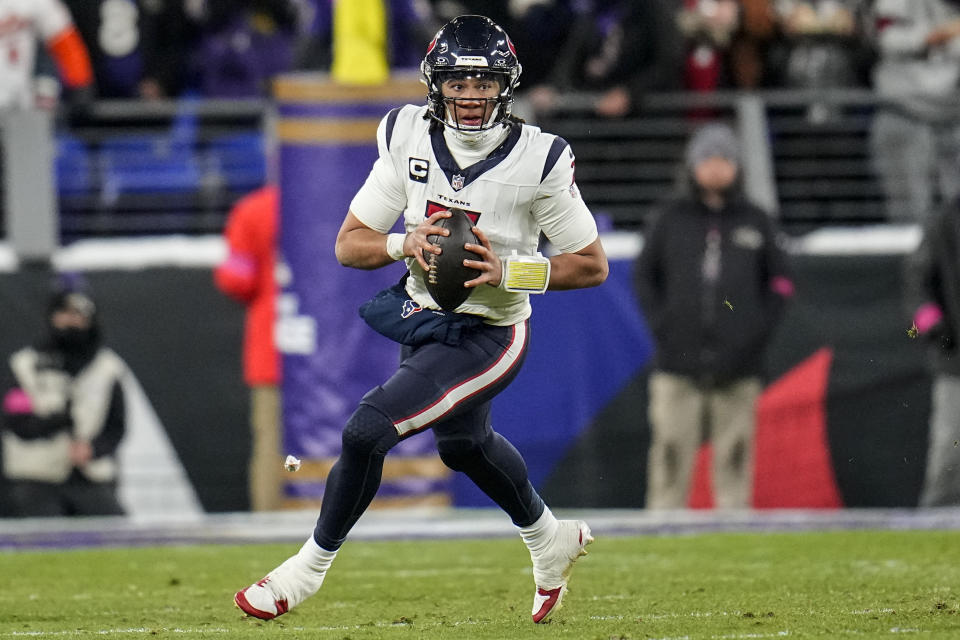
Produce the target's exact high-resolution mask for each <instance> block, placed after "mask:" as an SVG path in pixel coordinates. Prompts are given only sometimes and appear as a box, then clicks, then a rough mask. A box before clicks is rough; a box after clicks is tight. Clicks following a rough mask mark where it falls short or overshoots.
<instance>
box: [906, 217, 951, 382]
mask: <svg viewBox="0 0 960 640" xmlns="http://www.w3.org/2000/svg"><path fill="white" fill-rule="evenodd" d="M904 264H905V273H904V285H905V290H906V291H905V297H906V302H907V307H908V309H909V312H910V314H911V315H913V314H915V313H916V311H917V310H918V309H919V308H920V307H922V306H923V305H926V304H931V303H932V304H935V305H937V307H939V308H940V311H942V312H943V319H942V320H941V321H940V322H939V323H938V324H937V325H935V326H934V327H932V328H931V329H930V330H929V331H927V332H926V334H924V337H925V338H927V339H928V340H929V341H930V343H931V351H932V364H933V366H934V369H935V370H937V371H939V372H942V373H946V374H949V375H953V376H960V357H958V355H960V353H958V349H960V347H958V344H957V337H958V336H960V200H958V201H956V202H954V203H953V204H952V205H949V206H946V207H944V208H942V209H941V210H939V211H938V212H937V213H935V214H934V215H933V216H932V217H931V218H930V219H929V221H928V222H927V224H926V225H925V227H924V230H923V240H922V241H921V242H920V246H919V247H918V248H917V250H916V251H915V252H913V254H911V255H910V256H908V257H907V260H906V261H905V263H904Z"/></svg>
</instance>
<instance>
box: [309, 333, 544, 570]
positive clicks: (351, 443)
mask: <svg viewBox="0 0 960 640" xmlns="http://www.w3.org/2000/svg"><path fill="white" fill-rule="evenodd" d="M528 332H529V324H528V322H522V323H519V324H516V325H513V326H510V327H495V326H492V325H482V327H481V328H479V329H478V330H476V331H472V332H470V333H469V334H468V335H467V336H466V337H465V338H464V340H463V342H462V344H460V345H459V346H456V347H453V346H449V345H445V344H442V343H439V342H430V343H427V344H424V345H421V346H419V347H404V348H403V352H402V357H403V360H402V362H401V363H400V367H399V369H398V370H397V372H396V373H394V374H393V376H392V377H391V378H390V379H389V380H387V381H386V382H385V383H383V384H382V385H381V386H379V387H376V388H375V389H373V390H371V391H370V392H369V393H367V394H366V395H365V396H364V397H363V399H362V400H361V401H360V406H359V407H358V408H357V410H356V411H355V412H354V414H353V416H351V418H350V420H349V421H348V422H347V424H346V426H345V427H344V430H343V451H342V453H341V455H340V458H339V459H338V460H337V462H336V464H334V465H333V468H332V469H331V471H330V475H329V476H328V477H327V483H326V489H325V491H324V495H323V504H322V506H321V509H320V517H319V518H318V519H317V527H316V529H315V531H314V538H315V539H316V541H317V544H319V545H320V546H321V547H323V548H324V549H327V550H330V551H333V550H336V549H338V548H339V547H340V545H341V544H343V541H344V539H345V538H346V536H347V533H348V532H349V531H350V528H351V527H353V525H354V523H355V522H356V521H357V520H358V519H359V518H360V516H361V515H362V514H363V512H364V511H365V510H366V508H367V507H368V506H369V505H370V502H371V501H372V500H373V497H374V495H376V493H377V489H378V488H379V486H380V478H381V474H382V471H383V460H384V457H385V456H386V454H387V452H388V451H389V450H390V449H391V448H392V447H393V446H394V445H395V444H397V442H399V441H400V440H401V439H403V438H406V437H409V436H411V435H413V434H415V433H418V432H420V431H422V430H424V429H428V428H429V429H432V431H433V434H434V437H435V438H436V441H437V450H438V452H439V454H440V458H441V459H442V460H443V462H444V464H446V465H447V466H448V467H450V468H451V469H453V470H455V471H462V472H463V473H465V474H467V476H468V477H469V478H470V479H471V480H473V482H474V483H476V485H477V486H478V487H480V489H482V490H483V492H484V493H486V494H487V495H488V496H490V498H491V499H492V500H493V501H494V502H495V503H496V504H497V505H499V506H500V507H501V508H502V509H503V510H504V511H506V512H507V514H508V515H509V516H510V518H511V519H512V520H513V522H514V524H516V525H517V526H521V527H522V526H528V525H531V524H533V523H534V522H535V521H536V520H537V519H538V518H539V517H540V516H541V515H542V514H543V509H544V504H543V501H542V500H541V499H540V496H539V495H537V493H536V491H535V490H534V488H533V485H531V484H530V481H529V479H528V478H527V466H526V464H525V463H524V461H523V458H522V457H521V456H520V454H519V452H518V451H517V450H516V449H515V448H514V447H513V445H511V444H510V443H509V442H508V441H507V440H506V439H505V438H504V437H503V436H501V435H500V434H498V433H496V432H495V431H494V430H493V428H492V427H491V425H490V403H491V401H492V400H493V398H494V396H496V395H497V394H498V393H500V392H501V391H502V390H503V389H505V388H506V387H507V385H508V384H510V382H511V381H512V380H513V379H514V378H515V377H516V375H517V373H518V372H519V370H520V366H521V365H522V364H523V360H524V358H525V356H526V353H527V343H528Z"/></svg>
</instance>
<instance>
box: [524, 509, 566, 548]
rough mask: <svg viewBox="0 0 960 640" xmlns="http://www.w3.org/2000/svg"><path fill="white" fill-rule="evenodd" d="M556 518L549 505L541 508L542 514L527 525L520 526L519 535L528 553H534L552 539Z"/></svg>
mask: <svg viewBox="0 0 960 640" xmlns="http://www.w3.org/2000/svg"><path fill="white" fill-rule="evenodd" d="M557 526H558V525H557V518H556V517H555V516H554V515H553V512H552V511H550V507H544V508H543V515H541V516H540V517H539V518H537V521H536V522H534V523H533V524H532V525H530V526H529V527H520V537H521V538H523V542H524V543H525V544H526V545H527V549H529V550H530V555H531V556H533V555H536V554H537V553H539V552H540V551H541V550H542V549H543V548H544V547H545V546H546V545H547V544H549V543H550V541H551V540H553V537H554V535H555V534H556V532H557Z"/></svg>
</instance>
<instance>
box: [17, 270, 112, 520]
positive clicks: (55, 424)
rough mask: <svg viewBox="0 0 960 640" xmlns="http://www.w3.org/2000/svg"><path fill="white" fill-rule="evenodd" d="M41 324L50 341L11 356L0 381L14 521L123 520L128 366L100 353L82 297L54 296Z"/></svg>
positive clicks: (70, 292) (91, 306) (94, 318)
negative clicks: (120, 456)
mask: <svg viewBox="0 0 960 640" xmlns="http://www.w3.org/2000/svg"><path fill="white" fill-rule="evenodd" d="M46 324H47V330H48V335H47V336H46V337H45V338H44V339H42V340H41V341H40V342H39V343H38V344H37V345H36V346H28V347H24V348H22V349H20V350H18V351H16V352H15V353H13V354H12V355H11V356H10V357H9V360H8V362H7V365H8V366H7V367H6V371H4V372H3V373H2V374H0V375H2V377H3V378H4V380H3V382H2V384H3V385H4V386H3V387H2V388H0V393H2V394H3V406H2V412H0V438H2V444H3V446H2V450H3V470H4V475H5V476H6V477H7V480H8V481H9V488H10V496H9V498H10V502H11V503H12V505H13V515H14V516H19V517H44V516H67V515H122V514H123V513H124V510H123V508H122V507H121V505H120V503H119V501H118V498H117V461H116V450H117V447H118V446H119V444H120V441H121V439H122V438H123V435H124V431H125V426H126V420H125V408H124V395H123V388H122V384H121V382H122V379H123V378H124V377H125V376H127V375H129V374H128V369H127V365H126V364H125V363H124V362H123V360H122V359H121V358H120V357H119V356H118V355H117V354H116V353H114V352H113V351H112V350H111V349H108V348H107V347H104V346H102V345H101V340H100V325H99V322H98V315H97V307H96V304H95V303H94V301H93V299H92V298H91V297H90V295H89V294H88V293H87V292H85V291H82V290H78V289H70V288H67V289H63V290H59V291H57V292H56V293H55V294H54V295H53V296H52V298H51V301H50V306H49V312H48V314H47V318H46Z"/></svg>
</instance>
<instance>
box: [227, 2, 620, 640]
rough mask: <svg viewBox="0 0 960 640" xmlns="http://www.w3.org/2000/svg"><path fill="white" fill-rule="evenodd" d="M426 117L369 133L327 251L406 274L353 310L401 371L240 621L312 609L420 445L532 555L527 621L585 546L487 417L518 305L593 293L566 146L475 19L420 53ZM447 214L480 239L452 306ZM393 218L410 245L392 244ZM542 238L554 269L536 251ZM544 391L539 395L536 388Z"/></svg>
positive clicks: (599, 262) (362, 414)
mask: <svg viewBox="0 0 960 640" xmlns="http://www.w3.org/2000/svg"><path fill="white" fill-rule="evenodd" d="M421 71H422V79H423V81H424V83H425V84H426V85H427V104H426V105H424V106H415V105H406V106H404V107H400V108H397V109H394V110H393V111H390V112H389V113H388V114H387V115H386V116H385V117H384V118H383V120H382V121H381V122H380V126H379V129H378V131H377V144H378V147H379V158H378V159H377V161H376V162H375V163H374V165H373V168H372V170H371V171H370V174H369V176H368V178H367V180H366V182H365V184H364V185H363V187H362V188H361V189H360V190H359V192H358V193H357V194H356V196H355V197H354V199H353V201H352V202H351V204H350V209H349V211H348V212H347V214H346V217H345V219H344V221H343V224H342V226H341V228H340V231H339V233H338V235H337V240H336V256H337V259H338V260H339V262H340V263H341V264H343V265H345V266H347V267H353V268H357V269H376V268H379V267H383V266H385V265H388V264H392V263H394V262H396V261H398V260H405V262H406V265H407V269H408V272H407V275H406V276H405V278H404V279H403V281H402V282H401V283H399V284H398V285H397V286H395V287H392V288H390V289H387V290H385V291H384V292H381V294H379V295H378V296H376V297H375V298H374V299H372V300H371V301H370V302H368V303H367V304H365V305H364V308H362V310H361V313H362V314H363V315H364V318H365V319H366V320H367V322H368V324H370V325H371V326H372V327H373V328H374V329H376V330H377V331H379V332H381V333H383V334H384V335H387V336H389V337H392V338H393V339H394V340H396V341H397V342H399V343H400V344H402V345H403V346H402V348H401V363H400V365H399V367H398V369H397V371H396V372H395V373H394V374H393V375H392V376H391V377H390V378H389V379H388V380H386V381H385V382H384V383H383V384H381V385H380V386H378V387H376V388H374V389H372V390H371V391H369V392H368V393H367V394H366V395H365V396H364V397H363V399H362V400H361V401H360V404H359V406H358V407H357V409H356V411H355V412H354V413H353V415H352V416H351V417H350V419H349V420H348V421H347V424H346V425H345V426H344V429H343V435H342V453H341V455H340V458H339V459H338V460H337V462H336V464H335V465H334V466H333V468H332V469H331V471H330V474H329V476H328V478H327V482H326V489H325V493H324V496H323V503H322V506H321V509H320V516H319V518H318V519H317V525H316V528H315V530H314V531H313V534H312V535H311V536H310V537H309V538H308V540H307V541H306V543H305V544H304V545H303V547H302V548H301V549H300V551H299V552H298V553H297V554H296V555H294V556H292V557H291V558H289V559H288V560H286V561H285V562H284V563H283V564H281V565H280V566H279V567H277V568H276V569H274V570H273V571H271V572H269V573H268V574H267V575H266V576H265V577H264V578H262V579H261V580H259V581H257V582H255V583H254V584H252V585H250V586H249V587H246V588H245V589H243V590H241V591H239V592H238V593H237V594H236V596H235V602H236V604H237V606H239V607H240V608H241V609H242V610H243V611H244V612H245V613H247V614H248V615H251V616H254V617H257V618H261V619H272V618H275V617H276V616H279V615H281V614H283V613H286V612H287V611H289V610H290V608H292V607H294V606H296V605H297V604H299V603H301V602H303V600H305V599H306V598H308V597H309V596H311V595H313V594H314V593H315V592H316V591H317V590H318V589H319V588H320V586H321V584H322V582H323V580H324V576H325V575H326V572H327V571H328V569H329V568H330V566H331V564H332V562H333V560H334V558H335V556H336V554H337V550H338V549H339V548H340V546H341V545H342V544H343V542H344V541H345V539H346V537H347V534H348V533H349V531H350V529H351V527H352V526H353V525H354V523H355V522H356V521H357V520H358V519H359V518H360V516H361V515H362V514H363V512H364V511H365V510H366V508H367V507H368V505H369V504H370V502H371V501H372V500H373V498H374V495H375V494H376V492H377V489H378V487H379V486H380V479H381V473H382V468H383V461H384V457H385V456H386V455H387V453H388V452H389V450H390V449H391V448H392V447H393V446H394V445H396V444H397V443H398V442H399V441H400V440H402V439H404V438H408V437H412V436H414V435H415V434H417V433H419V432H421V431H425V430H430V432H431V433H432V434H433V436H434V438H435V439H436V445H437V450H438V452H439V455H440V458H441V459H442V460H443V462H444V464H446V465H447V466H448V467H450V468H451V469H453V470H455V471H459V472H462V473H464V474H466V475H467V476H468V477H469V478H470V479H471V480H472V481H473V482H474V483H475V484H476V485H477V486H478V487H479V488H480V489H481V490H482V491H483V492H484V493H485V494H486V495H487V496H489V498H490V499H491V500H492V501H493V502H494V503H495V504H497V505H498V506H499V507H500V508H501V509H503V510H504V511H505V512H506V514H507V515H508V516H509V517H510V519H511V520H512V522H513V523H514V525H516V527H517V529H518V532H519V534H520V537H521V539H522V540H523V542H524V543H525V544H526V546H527V548H528V549H529V551H530V558H531V561H532V564H533V577H534V583H535V584H534V597H533V609H532V618H533V621H534V622H538V623H539V622H545V621H547V620H548V619H549V618H550V616H551V615H552V614H553V613H554V612H556V611H557V610H558V609H559V608H560V605H561V603H562V601H563V597H564V593H565V592H566V589H567V582H568V580H569V577H570V571H571V569H572V567H573V564H574V562H575V561H576V560H577V558H579V557H580V556H582V555H584V554H585V553H586V549H585V547H586V546H587V545H588V544H589V543H590V542H592V541H593V538H592V537H591V534H590V527H589V526H588V525H587V524H586V523H585V522H583V521H581V520H558V519H557V518H556V517H554V515H553V513H552V512H551V511H550V509H549V507H547V506H546V505H545V504H544V501H543V500H542V499H541V498H540V496H539V495H538V494H537V492H536V490H535V489H534V487H533V485H532V484H531V483H530V481H529V479H528V477H527V467H526V463H525V462H524V460H523V458H522V457H521V455H520V454H519V452H518V451H517V450H516V449H515V448H514V447H513V445H511V444H510V442H508V441H507V440H506V439H505V438H504V437H503V436H501V435H500V434H499V433H497V432H496V431H494V430H493V428H492V425H491V421H490V408H491V402H492V401H493V399H494V398H495V397H496V396H497V394H498V393H500V392H501V391H502V390H503V389H505V388H506V387H507V385H509V384H510V382H511V381H512V380H513V379H514V378H515V377H516V375H517V373H518V371H519V369H520V366H521V365H522V363H523V360H524V357H525V355H526V353H527V346H528V342H529V338H530V336H529V317H530V314H531V306H530V301H529V297H530V295H535V294H541V293H544V292H546V291H547V290H548V289H549V290H561V289H577V288H583V287H592V286H596V285H599V284H601V283H602V282H603V281H604V280H605V279H606V277H607V273H608V265H607V258H606V255H605V253H604V250H603V246H602V245H601V243H600V239H599V236H598V234H597V227H596V224H595V222H594V219H593V216H592V215H591V213H590V211H589V209H588V208H587V206H586V205H585V204H584V202H583V200H582V199H581V197H580V193H579V191H578V189H577V185H576V182H575V181H574V156H573V152H572V151H571V149H570V147H569V145H568V144H567V143H566V141H564V140H563V139H562V138H559V137H557V136H555V135H551V134H548V133H545V132H542V131H541V130H540V129H538V128H537V127H534V126H530V125H526V124H524V123H523V122H522V121H521V120H519V119H517V118H515V117H514V116H512V115H511V106H512V103H513V93H514V89H515V88H516V86H517V82H518V79H519V76H520V72H521V66H520V63H519V61H518V60H517V55H516V50H515V48H514V45H513V43H512V42H511V41H510V38H509V37H508V36H507V34H506V33H505V32H504V30H503V29H502V28H500V27H499V26H498V25H497V24H495V23H494V22H493V21H491V20H490V19H489V18H486V17H483V16H475V15H468V16H460V17H458V18H455V19H454V20H452V21H451V22H449V23H448V24H446V25H445V26H444V27H443V28H441V29H440V31H439V32H438V33H437V35H436V37H435V38H434V39H433V41H432V42H431V43H430V45H429V47H428V49H427V53H426V56H425V58H424V60H423V62H422V64H421ZM449 209H460V210H462V211H464V212H466V214H467V216H468V217H469V218H470V220H471V221H472V222H473V225H474V226H473V229H472V231H473V233H474V235H475V238H476V240H477V242H478V244H476V243H467V244H466V245H465V249H466V250H467V251H469V252H471V253H472V254H474V256H475V258H476V259H469V258H468V259H465V260H464V266H466V267H469V268H471V269H473V270H475V271H476V272H477V274H478V275H476V277H475V278H473V279H471V280H467V281H466V282H465V283H463V284H462V285H461V284H460V283H457V284H456V286H463V287H466V288H468V289H469V290H470V293H469V296H467V297H466V300H465V301H464V302H463V303H462V304H460V305H459V306H458V307H456V308H455V309H446V310H443V309H441V307H440V306H439V305H438V304H437V303H436V302H435V301H434V299H433V298H432V297H431V295H430V292H429V291H428V288H427V283H428V279H429V278H431V277H435V276H436V274H435V273H433V274H432V273H431V266H430V257H431V254H439V253H440V252H441V249H440V248H439V247H437V246H436V245H434V244H431V242H430V241H429V236H433V235H441V236H446V235H448V234H449V232H448V231H447V230H446V229H445V228H443V227H441V226H438V225H437V223H438V222H439V221H440V220H441V219H443V218H446V217H449V216H450V215H451V214H450V213H449V211H448V210H449ZM401 216H402V217H403V222H404V228H405V232H404V233H390V230H391V228H392V227H393V225H394V223H395V222H396V221H397V220H398V219H399V218H400V217H401ZM541 233H542V234H543V235H544V236H545V237H546V238H547V239H548V240H549V241H550V245H551V247H552V248H553V250H554V251H553V252H551V253H552V254H553V255H550V256H548V257H545V256H543V255H541V254H540V253H539V252H538V241H539V239H540V234H541ZM545 383H546V381H545Z"/></svg>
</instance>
